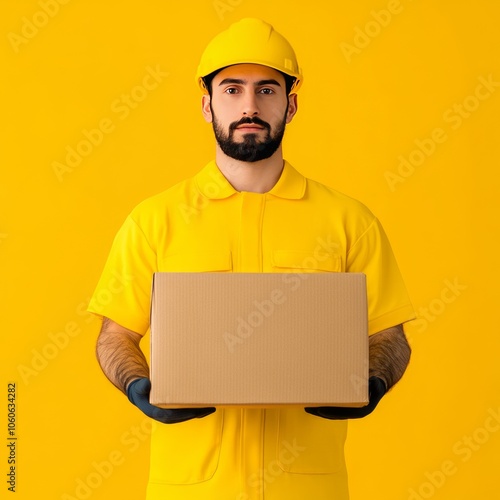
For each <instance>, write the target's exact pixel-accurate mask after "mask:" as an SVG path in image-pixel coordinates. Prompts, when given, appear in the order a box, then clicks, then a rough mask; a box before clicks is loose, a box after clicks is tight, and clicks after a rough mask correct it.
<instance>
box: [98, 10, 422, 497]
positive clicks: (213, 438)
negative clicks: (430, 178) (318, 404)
mask: <svg viewBox="0 0 500 500" xmlns="http://www.w3.org/2000/svg"><path fill="white" fill-rule="evenodd" d="M197 80H198V83H199V85H200V87H201V90H202V91H203V97H202V113H203V116H204V118H205V120H206V121H207V122H208V123H211V124H212V126H213V130H214V134H215V139H216V153H215V161H211V162H209V163H208V164H207V165H206V166H205V167H204V168H203V169H202V170H201V171H200V172H199V173H198V174H197V175H195V176H194V177H193V178H190V179H187V180H185V181H183V182H181V183H179V184H177V185H175V186H173V187H171V188H170V189H168V190H166V191H165V192H163V193H161V194H159V195H156V196H153V197H152V198H149V199H147V200H146V201H144V202H142V203H141V204H139V205H138V206H137V207H136V208H135V209H134V210H133V211H132V212H131V214H130V215H129V216H128V217H127V219H126V220H125V222H124V224H123V226H122V227H121V229H120V230H119V232H118V234H117V235H116V238H115V240H114V243H113V245H112V249H111V252H110V255H109V258H108V260H107V263H106V265H105V268H104V271H103V274H102V276H101V279H100V281H99V283H98V286H97V289H96V291H95V294H94V296H93V297H92V300H91V302H90V305H89V310H90V311H91V312H93V313H95V314H97V315H99V316H101V317H102V318H103V322H102V329H101V332H100V335H99V338H98V343H97V356H98V359H99V363H100V365H101V367H102V369H103V371H104V373H105V374H106V376H107V377H108V378H109V379H110V381H111V382H112V383H113V384H114V385H115V386H116V387H118V388H119V389H120V390H121V391H123V392H124V393H125V394H127V396H128V398H129V400H130V401H131V402H132V403H133V404H134V405H136V406H137V407H138V408H139V409H140V410H142V411H143V412H144V413H145V414H146V415H148V416H150V417H151V418H153V419H155V421H157V422H158V423H156V422H155V425H154V426H153V432H152V436H151V462H150V479H149V484H148V488H147V499H148V500H160V499H161V500H164V499H173V500H185V499H190V500H194V499H196V500H257V499H266V500H278V499H279V500H293V499H300V500H303V499H306V498H313V499H314V500H345V499H347V498H348V488H347V474H346V467H345V461H344V451H343V448H344V441H345V438H346V431H347V419H349V418H359V417H363V416H365V415H368V414H369V413H370V412H371V411H372V410H373V409H374V408H375V406H376V405H377V403H378V402H379V400H380V398H381V397H382V396H383V395H384V394H385V393H386V392H387V391H388V390H389V389H390V388H391V387H392V386H393V385H394V384H395V383H396V382H397V381H398V380H399V379H400V377H401V376H402V375H403V372H404V371H405V368H406V366H407V363H408V361H409V357H410V348H409V346H408V343H407V341H406V338H405V335H404V333H403V329H402V326H401V325H402V323H404V322H406V321H408V320H410V319H412V318H413V309H412V306H411V303H410V300H409V298H408V295H407V292H406V290H405V286H404V284H403V280H402V278H401V276H400V273H399V270H398V267H397V264H396V261H395V259H394V256H393V253H392V251H391V248H390V246H389V242H388V240H387V238H386V236H385V234H384V231H383V229H382V227H381V225H380V223H379V222H378V220H377V219H376V218H375V217H374V216H373V215H372V213H371V212H370V211H369V210H368V209H367V208H366V207H365V206H364V205H362V204H361V203H359V202H357V201H355V200H353V199H351V198H349V197H347V196H344V195H342V194H340V193H339V192H337V191H335V190H333V189H330V188H328V187H325V186H323V185H322V184H320V183H318V182H315V181H312V180H310V179H308V178H306V177H304V176H303V175H302V174H301V173H299V172H298V171H297V170H295V168H294V167H293V166H292V165H291V164H290V163H288V162H287V161H285V160H284V159H283V153H282V145H281V140H282V137H283V134H284V131H285V127H286V124H288V123H290V122H291V121H292V119H293V118H294V116H295V114H296V112H297V91H298V90H299V88H300V86H301V84H302V74H301V70H300V68H299V66H298V64H297V60H296V57H295V53H294V50H293V49H292V47H291V46H290V44H289V43H288V42H287V40H286V39H285V38H284V37H283V36H281V35H280V34H279V33H277V32H276V31H275V30H274V29H273V27H272V26H271V25H269V24H267V23H265V22H263V21H261V20H258V19H243V20H241V21H239V22H237V23H235V24H233V25H232V26H231V27H230V28H229V29H227V30H226V31H224V32H222V33H220V34H219V35H218V36H216V37H215V38H214V39H213V40H212V41H211V42H210V43H209V45H208V46H207V48H206V50H205V52H204V53H203V56H202V58H201V62H200V64H199V67H198V74H197ZM156 271H174V272H207V271H208V272H274V273H290V272H307V273H318V272H320V273H325V272H362V273H365V274H366V277H367V289H368V291H367V293H368V303H369V311H368V314H369V333H370V367H369V368H370V381H369V387H370V403H369V405H368V406H367V407H365V408H357V409H349V408H319V409H318V408H315V409H313V408H287V407H285V408H279V409H276V408H273V409H248V408H231V409H222V408H217V409H216V408H200V409H160V408H157V407H154V406H152V405H150V403H149V399H148V396H149V391H150V387H151V385H150V381H149V378H148V377H149V369H148V364H147V361H146V359H145V357H144V355H143V353H142V351H141V349H140V347H139V344H140V341H141V338H142V337H143V335H144V334H145V333H146V332H147V330H148V327H149V308H150V293H151V281H152V275H153V273H154V272H156ZM118 275H119V276H122V277H123V276H125V277H126V278H127V279H126V280H125V279H122V281H124V282H126V283H127V285H126V286H124V287H120V289H117V288H116V286H113V284H115V283H116V276H118ZM103 297H106V300H103Z"/></svg>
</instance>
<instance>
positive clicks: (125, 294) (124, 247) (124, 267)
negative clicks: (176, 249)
mask: <svg viewBox="0 0 500 500" xmlns="http://www.w3.org/2000/svg"><path fill="white" fill-rule="evenodd" d="M156 270H157V258H156V252H155V251H154V250H153V248H152V247H151V245H150V243H149V242H148V240H147V238H146V236H145V234H144V232H143V231H142V229H141V228H140V227H139V225H138V224H137V222H136V221H135V220H134V219H133V217H132V216H131V215H129V216H128V217H127V219H126V220H125V222H124V223H123V225H122V227H121V228H120V230H119V231H118V233H117V234H116V236H115V239H114V241H113V244H112V246H111V250H110V253H109V256H108V259H107V261H106V264H105V266H104V270H103V272H102V275H101V278H100V280H99V282H98V284H97V287H96V289H95V291H94V294H93V296H92V298H91V300H90V303H89V306H88V309H87V310H88V311H89V312H91V313H94V314H96V315H98V316H101V317H102V316H105V317H107V318H109V319H111V320H113V321H114V322H115V323H118V324H119V325H121V326H123V327H125V328H128V329H129V330H132V331H134V332H136V333H138V334H140V335H144V334H145V333H146V332H147V330H148V328H149V312H150V304H151V284H152V277H153V273H154V272H156Z"/></svg>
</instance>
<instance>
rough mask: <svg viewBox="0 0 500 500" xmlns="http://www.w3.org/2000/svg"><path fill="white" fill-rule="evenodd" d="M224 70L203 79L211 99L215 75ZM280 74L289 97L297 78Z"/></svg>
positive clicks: (216, 71) (214, 72)
mask: <svg viewBox="0 0 500 500" xmlns="http://www.w3.org/2000/svg"><path fill="white" fill-rule="evenodd" d="M226 67H227V66H226ZM223 69H224V68H220V69H217V70H215V71H213V72H212V73H210V74H209V75H207V76H204V77H203V82H204V83H205V86H206V87H207V90H208V93H209V94H210V97H212V80H213V79H214V77H215V75H216V74H217V73H218V72H219V71H222V70H223ZM278 71H279V70H278ZM279 72H280V73H281V74H282V75H283V78H284V79H285V88H286V95H288V94H290V91H291V90H292V87H293V84H294V83H295V80H296V78H295V77H294V76H290V75H287V74H286V73H283V72H282V71H279Z"/></svg>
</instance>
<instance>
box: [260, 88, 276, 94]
mask: <svg viewBox="0 0 500 500" xmlns="http://www.w3.org/2000/svg"><path fill="white" fill-rule="evenodd" d="M259 92H260V93H261V94H265V95H271V94H274V90H273V89H271V88H269V87H266V88H263V89H260V90H259Z"/></svg>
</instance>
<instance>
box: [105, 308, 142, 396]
mask: <svg viewBox="0 0 500 500" xmlns="http://www.w3.org/2000/svg"><path fill="white" fill-rule="evenodd" d="M140 338H141V337H140V335H139V334H137V333H135V332H131V331H130V330H126V329H125V328H123V327H120V326H119V325H117V324H116V323H113V322H112V321H110V320H108V319H107V318H104V321H103V327H102V329H101V333H100V334H99V338H98V340H97V346H96V355H97V359H98V361H99V365H100V366H101V369H102V371H103V372H104V374H105V375H106V377H107V378H108V379H109V380H110V381H111V382H112V383H113V384H114V385H115V386H116V387H117V388H118V389H120V390H121V391H122V392H124V393H126V391H127V386H128V384H129V383H130V382H132V381H133V380H135V379H137V378H142V377H149V367H148V363H147V361H146V358H145V356H144V354H143V352H142V351H141V349H140V347H139V341H140Z"/></svg>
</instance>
